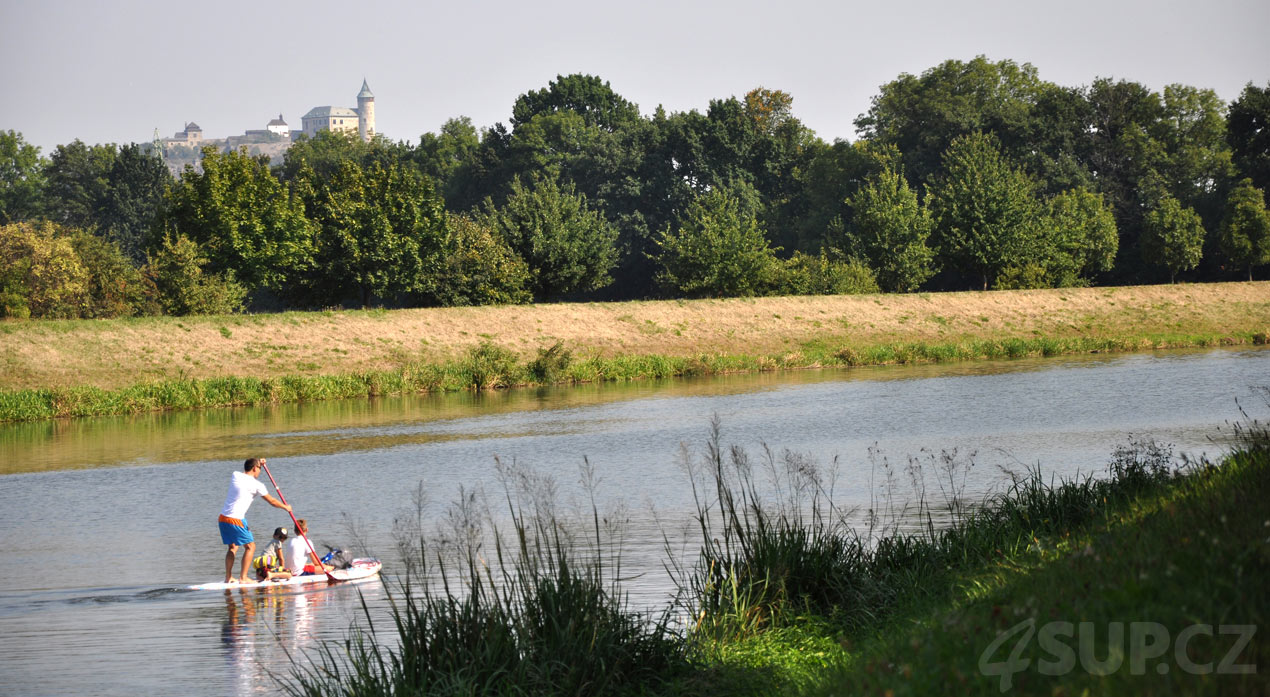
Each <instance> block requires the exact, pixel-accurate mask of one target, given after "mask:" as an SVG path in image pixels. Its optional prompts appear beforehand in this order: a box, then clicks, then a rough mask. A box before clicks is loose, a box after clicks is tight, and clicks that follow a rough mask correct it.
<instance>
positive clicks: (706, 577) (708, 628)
mask: <svg viewBox="0 0 1270 697" xmlns="http://www.w3.org/2000/svg"><path fill="white" fill-rule="evenodd" d="M761 462H762V465H761V469H762V470H765V471H766V474H767V476H766V478H765V479H766V482H764V478H762V477H760V476H759V475H758V474H756V471H755V465H754V463H753V462H752V460H751V458H750V456H749V455H748V454H747V453H746V452H745V451H744V450H742V449H740V448H736V447H733V448H731V449H728V450H725V449H724V448H723V447H722V444H721V442H720V439H719V431H718V424H717V422H715V424H714V425H713V428H712V432H711V438H710V440H709V442H708V444H707V448H706V453H705V456H704V458H702V461H701V462H699V463H698V464H697V465H695V466H692V467H690V473H691V474H692V478H693V481H694V488H693V491H694V494H695V496H696V502H697V514H696V523H697V529H698V532H699V534H700V545H701V553H700V557H699V559H697V560H696V562H695V564H693V565H691V566H687V567H684V566H679V567H676V569H675V573H676V577H677V583H678V585H679V587H680V589H681V596H680V598H679V601H678V602H679V604H680V606H681V609H682V612H683V614H685V615H686V616H688V617H691V618H692V620H691V622H692V623H691V627H690V629H691V632H692V633H693V634H694V635H696V636H697V637H699V638H700V639H702V640H705V641H708V642H716V643H717V642H731V641H736V640H739V639H745V638H748V637H753V636H755V635H757V634H759V633H760V632H763V631H767V630H771V629H774V628H780V627H781V626H783V625H787V624H788V623H790V622H792V621H794V620H795V619H797V618H802V617H806V616H819V617H824V618H827V619H828V621H829V622H830V623H831V624H832V625H834V626H835V627H838V628H839V629H840V630H841V631H844V632H846V633H847V634H857V633H859V632H861V631H863V630H867V629H868V628H871V627H876V626H878V625H879V624H880V623H882V622H883V621H885V620H886V619H887V618H888V617H889V616H891V615H892V613H893V612H894V611H895V610H896V608H897V607H900V606H901V605H908V604H914V603H921V602H924V601H925V600H927V599H929V598H930V597H931V596H932V594H933V593H937V592H942V591H943V589H944V588H946V585H947V583H946V582H945V580H946V579H950V578H952V577H955V576H956V575H957V574H959V573H961V572H963V571H965V570H967V569H970V568H973V567H975V566H977V565H980V564H982V563H983V562H984V561H985V560H988V559H994V558H998V557H1001V556H1007V557H1008V556H1009V555H1010V554H1012V553H1014V552H1016V551H1018V550H1020V549H1025V548H1027V547H1028V546H1029V545H1031V544H1033V543H1034V541H1035V540H1036V539H1037V538H1038V537H1044V536H1053V535H1060V536H1061V535H1063V534H1067V533H1069V532H1070V531H1071V530H1073V529H1076V528H1079V527H1080V526H1082V525H1086V524H1088V523H1089V522H1090V521H1093V520H1095V519H1097V518H1098V516H1100V515H1101V514H1102V513H1103V512H1104V511H1106V510H1107V509H1108V507H1114V506H1117V505H1121V504H1123V503H1124V502H1126V501H1128V500H1130V499H1132V498H1133V497H1135V496H1138V495H1141V494H1142V493H1144V492H1147V491H1154V490H1158V489H1160V488H1162V487H1166V486H1168V484H1169V483H1170V482H1171V481H1172V480H1173V478H1174V477H1176V476H1178V474H1177V472H1178V470H1177V469H1176V468H1175V467H1174V466H1173V464H1174V462H1173V457H1172V451H1171V449H1169V448H1167V447H1164V446H1160V445H1157V444H1155V443H1144V442H1130V443H1129V444H1128V445H1126V446H1121V447H1119V448H1117V450H1116V452H1115V453H1114V455H1113V458H1112V461H1111V463H1110V466H1109V472H1108V474H1109V476H1108V477H1106V478H1094V477H1093V476H1086V477H1083V478H1078V479H1075V480H1070V481H1063V482H1058V483H1056V482H1053V481H1046V479H1045V478H1044V477H1043V476H1042V475H1041V473H1040V471H1039V470H1030V471H1029V472H1028V473H1027V474H1026V475H1025V476H1018V477H1015V478H1014V479H1013V481H1012V482H1011V484H1010V485H1009V486H1008V487H1007V488H1006V490H1005V491H1003V492H1001V493H1000V494H997V495H995V496H991V497H989V498H987V499H986V500H984V501H981V502H979V503H978V504H977V505H974V506H969V505H967V503H966V502H965V501H964V500H963V499H962V495H961V484H960V482H961V481H964V472H965V470H967V469H968V468H969V467H970V466H972V465H973V461H972V460H969V459H966V458H963V457H960V456H958V455H957V454H956V453H955V452H952V453H943V454H942V455H940V456H933V455H932V456H931V457H929V458H928V459H927V460H925V461H923V460H919V459H915V458H912V459H910V461H909V470H908V475H909V478H910V481H911V482H913V486H914V488H915V489H916V490H917V491H916V494H917V496H918V499H917V501H916V502H915V503H914V504H912V505H911V506H908V507H905V508H904V509H902V510H897V509H895V508H894V507H893V506H892V505H891V504H890V503H889V502H883V501H880V500H876V499H875V502H874V505H873V506H872V507H871V508H870V510H869V511H867V512H866V517H865V520H866V524H865V526H864V528H865V529H864V530H863V531H858V530H857V528H856V527H853V525H852V524H851V521H850V520H849V517H850V516H849V515H848V514H849V513H850V512H847V511H842V510H840V509H838V508H836V507H835V506H834V505H833V503H832V484H831V482H832V478H831V477H826V475H825V473H824V472H822V470H821V469H820V468H819V467H818V466H817V465H816V464H815V463H814V462H812V461H811V460H809V459H808V458H806V457H804V456H800V455H798V454H796V453H790V452H785V453H783V454H782V455H780V456H776V455H774V454H773V453H771V452H767V451H765V453H764V457H763V458H761ZM885 468H887V469H888V470H889V465H885ZM922 468H925V469H927V470H929V469H934V470H936V471H935V472H933V473H931V474H933V475H934V477H935V481H936V482H937V483H939V492H940V499H939V500H930V499H928V498H926V496H925V493H924V492H925V484H924V483H923V482H925V480H926V474H928V472H922V471H919V470H921V469H922ZM888 477H889V475H888ZM888 498H889V497H888ZM936 516H938V517H939V518H940V519H941V524H940V525H938V526H937V525H936V524H935V522H934V520H935V517H936ZM902 521H910V522H911V521H921V523H920V524H919V525H917V526H915V527H916V528H917V530H918V531H913V530H912V529H908V530H906V529H905V528H904V527H903V526H902V525H901V522H902ZM909 527H910V528H912V527H914V526H912V525H910V526H909Z"/></svg>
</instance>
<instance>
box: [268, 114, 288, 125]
mask: <svg viewBox="0 0 1270 697" xmlns="http://www.w3.org/2000/svg"><path fill="white" fill-rule="evenodd" d="M269 125H270V126H285V125H287V122H286V121H283V120H282V114H278V118H276V119H274V120H272V121H270V122H269Z"/></svg>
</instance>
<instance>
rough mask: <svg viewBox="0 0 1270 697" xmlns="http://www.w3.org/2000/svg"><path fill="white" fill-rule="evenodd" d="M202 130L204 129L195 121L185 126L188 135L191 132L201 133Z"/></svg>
mask: <svg viewBox="0 0 1270 697" xmlns="http://www.w3.org/2000/svg"><path fill="white" fill-rule="evenodd" d="M201 130H203V129H202V128H201V127H200V126H199V125H198V124H196V123H194V122H193V121H191V122H189V123H187V124H185V132H186V133H189V132H190V131H201Z"/></svg>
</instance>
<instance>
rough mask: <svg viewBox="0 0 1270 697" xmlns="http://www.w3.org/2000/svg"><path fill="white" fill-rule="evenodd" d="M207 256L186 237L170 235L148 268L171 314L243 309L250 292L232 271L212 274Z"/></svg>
mask: <svg viewBox="0 0 1270 697" xmlns="http://www.w3.org/2000/svg"><path fill="white" fill-rule="evenodd" d="M207 263H208V261H207V257H205V256H204V255H203V252H202V250H201V249H200V248H199V246H198V244H197V243H196V242H194V241H193V240H191V239H190V238H188V237H186V236H185V235H177V236H176V237H172V236H171V235H167V236H165V237H164V238H163V243H162V245H161V246H160V247H159V250H158V252H157V253H156V254H155V256H153V257H151V258H150V261H149V264H148V265H147V269H148V271H149V273H150V276H151V278H153V279H154V284H155V286H156V287H157V288H158V291H159V302H160V304H162V306H163V309H164V311H165V312H167V313H168V314H173V315H220V314H229V313H233V312H238V311H240V310H242V308H243V301H244V300H245V299H246V297H247V291H246V289H244V288H243V287H242V286H241V285H239V284H238V283H237V282H236V281H234V276H233V274H232V273H230V272H226V273H224V274H215V275H213V274H208V273H207V272H206V271H205V269H206V267H207Z"/></svg>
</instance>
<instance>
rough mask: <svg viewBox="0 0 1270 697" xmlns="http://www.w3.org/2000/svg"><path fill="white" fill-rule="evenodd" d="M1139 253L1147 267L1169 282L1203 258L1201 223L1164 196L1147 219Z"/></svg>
mask: <svg viewBox="0 0 1270 697" xmlns="http://www.w3.org/2000/svg"><path fill="white" fill-rule="evenodd" d="M1145 222H1146V225H1145V227H1144V229H1143V233H1142V253H1143V255H1144V256H1145V257H1146V260H1147V262H1148V263H1149V264H1151V265H1153V266H1161V267H1164V268H1165V269H1167V270H1168V272H1169V282H1170V283H1175V282H1176V281H1177V274H1178V272H1179V271H1188V270H1190V269H1193V268H1195V267H1196V266H1198V265H1199V262H1200V259H1201V258H1203V255H1204V223H1203V221H1202V220H1200V217H1199V214H1198V213H1196V212H1195V211H1194V210H1192V209H1190V208H1187V207H1185V206H1183V205H1182V203H1181V202H1180V201H1178V200H1177V199H1176V198H1173V197H1172V196H1168V195H1166V196H1164V197H1163V198H1161V199H1160V201H1159V202H1158V203H1157V204H1156V205H1155V207H1154V208H1152V209H1151V211H1150V212H1148V213H1147V215H1146V221H1145Z"/></svg>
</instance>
